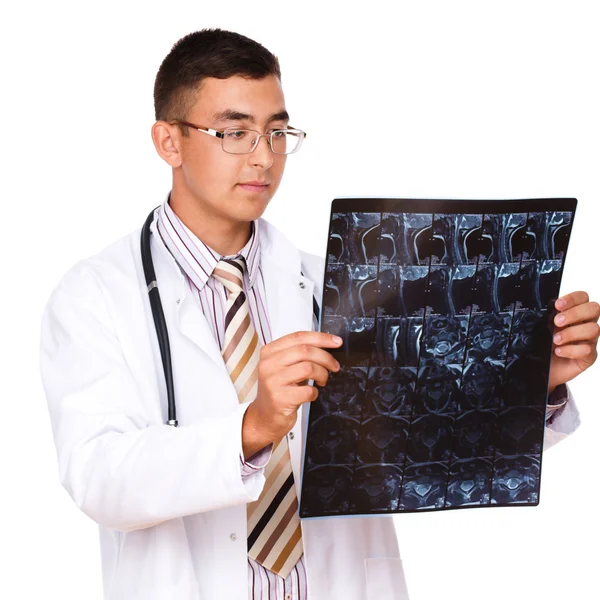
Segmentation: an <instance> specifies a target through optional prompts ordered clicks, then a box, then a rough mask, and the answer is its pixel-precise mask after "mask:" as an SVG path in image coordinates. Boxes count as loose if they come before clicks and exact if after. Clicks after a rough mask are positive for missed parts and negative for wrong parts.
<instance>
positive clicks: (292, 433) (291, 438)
mask: <svg viewBox="0 0 600 600" xmlns="http://www.w3.org/2000/svg"><path fill="white" fill-rule="evenodd" d="M289 436H290V440H293V439H294V432H293V431H290V433H289Z"/></svg>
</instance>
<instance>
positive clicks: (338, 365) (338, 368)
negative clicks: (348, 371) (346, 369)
mask: <svg viewBox="0 0 600 600" xmlns="http://www.w3.org/2000/svg"><path fill="white" fill-rule="evenodd" d="M336 366H337V370H338V371H339V370H340V369H341V368H342V367H341V366H340V363H336Z"/></svg>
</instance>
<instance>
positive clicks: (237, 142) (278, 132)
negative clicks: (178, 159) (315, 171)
mask: <svg viewBox="0 0 600 600" xmlns="http://www.w3.org/2000/svg"><path fill="white" fill-rule="evenodd" d="M175 123H178V124H179V125H185V126H186V127H191V128H192V129H196V130H197V131H202V132H203V133H207V134H208V135H212V136H214V137H218V138H221V146H222V148H223V150H224V151H225V152H227V153H228V154H250V152H253V151H254V150H255V149H256V146H258V141H259V140H260V138H261V137H266V138H267V143H268V144H269V147H270V148H271V150H272V151H273V153H275V154H293V153H294V152H298V150H300V146H302V142H303V140H304V138H305V137H306V133H305V132H304V131H302V130H301V129H293V128H288V129H273V130H272V131H270V132H269V133H260V131H256V130H254V129H237V128H235V127H227V128H226V129H224V130H223V131H216V130H214V129H209V128H208V127H200V126H199V125H194V124H193V123H188V122H187V121H179V120H175V121H171V123H170V124H171V125H174V124H175Z"/></svg>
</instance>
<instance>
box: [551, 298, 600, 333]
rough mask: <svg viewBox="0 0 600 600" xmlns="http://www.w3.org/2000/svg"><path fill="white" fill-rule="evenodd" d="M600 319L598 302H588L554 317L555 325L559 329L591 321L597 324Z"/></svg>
mask: <svg viewBox="0 0 600 600" xmlns="http://www.w3.org/2000/svg"><path fill="white" fill-rule="evenodd" d="M598 318H600V304H598V303H597V302H586V303H585V304H578V305H577V306H574V307H573V308H568V309H566V310H564V311H563V312H560V313H558V314H557V315H556V317H554V324H555V325H557V326H558V327H566V326H567V325H573V324H575V323H584V322H586V321H591V322H593V323H595V322H596V321H598Z"/></svg>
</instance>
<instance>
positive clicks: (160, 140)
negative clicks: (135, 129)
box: [152, 121, 182, 168]
mask: <svg viewBox="0 0 600 600" xmlns="http://www.w3.org/2000/svg"><path fill="white" fill-rule="evenodd" d="M181 137H182V136H181V131H180V129H179V127H178V126H177V125H170V124H169V123H167V122H166V121H156V123H154V125H152V141H153V142H154V147H155V148H156V151H157V152H158V155H159V156H160V157H161V158H162V159H163V160H164V161H165V162H166V163H167V164H168V165H170V166H171V167H173V168H176V167H179V166H181Z"/></svg>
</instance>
